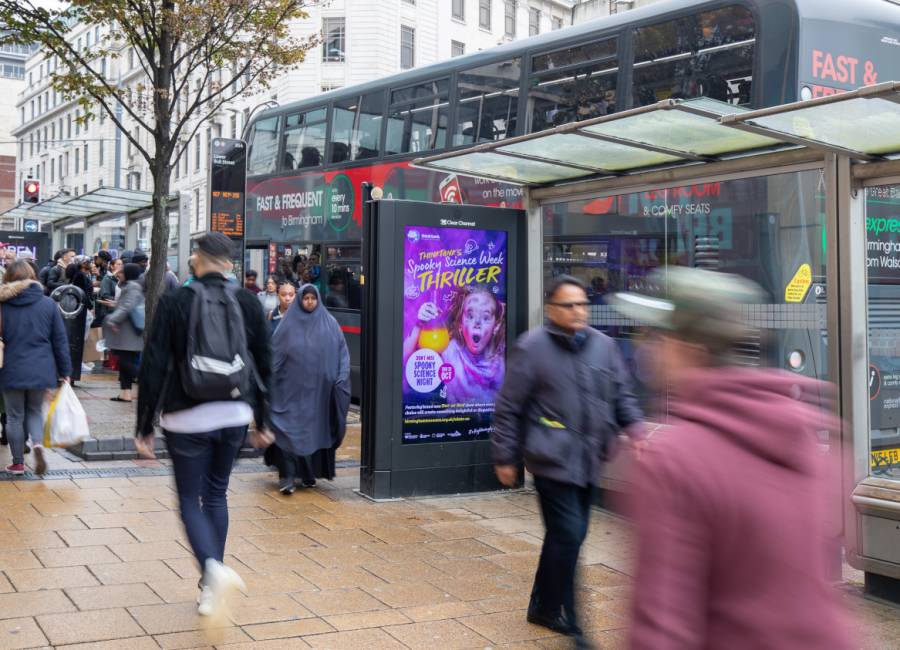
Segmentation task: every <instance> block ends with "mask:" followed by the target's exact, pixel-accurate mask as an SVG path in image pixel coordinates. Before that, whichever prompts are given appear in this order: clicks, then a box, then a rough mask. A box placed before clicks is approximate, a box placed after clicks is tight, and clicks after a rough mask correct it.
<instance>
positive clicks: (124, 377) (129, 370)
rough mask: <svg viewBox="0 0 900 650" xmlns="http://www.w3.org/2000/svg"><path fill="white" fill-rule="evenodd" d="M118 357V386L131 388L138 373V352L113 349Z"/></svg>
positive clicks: (126, 388)
mask: <svg viewBox="0 0 900 650" xmlns="http://www.w3.org/2000/svg"><path fill="white" fill-rule="evenodd" d="M113 352H115V353H116V355H118V357H119V388H121V389H122V390H131V385H132V384H133V383H134V380H135V378H136V377H137V374H138V363H137V361H138V357H139V356H140V354H141V353H140V352H137V351H132V350H113Z"/></svg>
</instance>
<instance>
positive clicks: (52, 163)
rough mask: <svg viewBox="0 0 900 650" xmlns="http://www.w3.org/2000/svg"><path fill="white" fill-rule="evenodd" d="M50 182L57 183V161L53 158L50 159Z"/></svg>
mask: <svg viewBox="0 0 900 650" xmlns="http://www.w3.org/2000/svg"><path fill="white" fill-rule="evenodd" d="M50 182H51V183H55V182H56V161H55V160H53V158H51V159H50Z"/></svg>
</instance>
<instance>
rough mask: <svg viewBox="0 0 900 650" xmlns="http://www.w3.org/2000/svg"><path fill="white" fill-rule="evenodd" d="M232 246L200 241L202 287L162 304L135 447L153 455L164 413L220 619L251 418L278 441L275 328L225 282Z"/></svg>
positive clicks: (229, 584) (191, 535)
mask: <svg viewBox="0 0 900 650" xmlns="http://www.w3.org/2000/svg"><path fill="white" fill-rule="evenodd" d="M232 247H233V243H232V241H231V240H230V239H229V238H228V237H226V236H224V235H222V234H220V233H209V234H206V235H204V236H203V237H201V238H200V239H199V240H198V242H197V249H196V250H195V252H194V254H193V255H192V256H191V265H192V267H193V268H194V270H195V273H196V276H197V279H196V281H195V282H193V283H192V284H191V285H190V286H188V287H180V288H178V289H177V290H175V291H171V292H167V293H166V294H164V295H163V296H162V297H161V298H160V300H159V303H158V305H157V308H156V313H155V315H154V318H153V322H152V325H151V328H150V332H149V339H148V340H147V343H146V345H145V347H144V352H143V356H142V361H141V369H140V386H141V390H140V393H139V396H138V410H137V440H136V446H137V448H138V451H139V453H140V454H141V455H142V456H144V457H153V420H154V418H155V417H156V414H157V413H160V417H159V426H160V428H161V429H162V430H163V434H164V436H165V440H166V446H167V448H168V452H169V456H170V457H171V459H172V467H173V470H174V473H175V486H176V489H177V491H178V498H179V505H180V509H181V520H182V523H183V524H184V527H185V531H186V533H187V537H188V540H189V541H190V544H191V548H192V549H193V551H194V555H195V557H196V558H197V561H198V563H199V565H200V570H201V572H202V578H201V581H200V588H201V593H200V597H199V598H198V605H199V607H198V612H199V613H200V614H201V615H203V616H214V617H215V618H216V619H219V618H221V617H224V616H225V615H226V613H227V608H226V603H225V600H226V596H227V595H228V594H229V593H231V592H233V591H234V590H236V589H243V581H242V580H241V578H240V576H238V574H237V573H236V572H235V571H234V570H232V569H230V568H229V567H226V566H225V565H224V564H222V561H223V556H224V553H225V539H226V536H227V533H228V503H227V496H226V492H227V490H228V480H229V477H230V475H231V470H232V466H233V465H234V461H235V459H236V458H237V455H238V452H239V451H240V449H241V446H242V445H243V442H244V439H245V438H246V436H247V428H248V425H249V424H250V423H251V422H252V421H254V420H255V422H256V430H255V431H254V433H253V434H252V435H251V443H252V444H254V446H258V447H264V446H267V444H270V443H271V440H272V437H271V435H270V434H268V432H266V431H265V430H264V429H263V426H264V424H265V422H266V420H267V417H266V416H267V413H266V409H267V403H266V399H267V395H266V394H267V392H268V391H267V388H266V387H267V386H268V384H269V377H270V374H271V353H270V349H269V333H268V328H267V324H266V321H265V316H264V315H263V311H262V307H261V306H260V303H259V301H258V300H257V299H256V297H255V296H254V295H253V294H252V293H250V292H249V291H246V290H244V289H242V288H240V287H237V286H235V285H233V284H231V283H228V282H227V281H226V279H225V275H226V274H227V273H228V272H230V270H231V266H232V263H231V254H232Z"/></svg>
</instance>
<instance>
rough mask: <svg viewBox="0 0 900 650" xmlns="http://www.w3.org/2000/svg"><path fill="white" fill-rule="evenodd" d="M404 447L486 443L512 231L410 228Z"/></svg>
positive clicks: (502, 364)
mask: <svg viewBox="0 0 900 650" xmlns="http://www.w3.org/2000/svg"><path fill="white" fill-rule="evenodd" d="M403 250H404V253H403V261H404V266H403V269H404V272H403V348H402V349H403V364H402V368H403V373H404V376H403V391H402V395H403V443H404V444H416V443H429V442H456V441H466V440H486V439H487V438H488V437H489V435H490V432H491V428H492V426H491V421H492V417H493V413H494V402H495V399H496V394H497V392H498V391H499V389H500V386H501V385H502V383H503V377H504V373H505V370H506V329H507V325H506V318H507V309H506V305H507V258H508V248H507V233H506V231H501V230H474V229H467V228H454V227H432V226H418V225H407V226H405V228H404V249H403Z"/></svg>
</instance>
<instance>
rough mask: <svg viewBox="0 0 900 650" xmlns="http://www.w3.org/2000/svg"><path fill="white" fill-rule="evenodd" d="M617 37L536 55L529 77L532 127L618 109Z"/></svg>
mask: <svg viewBox="0 0 900 650" xmlns="http://www.w3.org/2000/svg"><path fill="white" fill-rule="evenodd" d="M618 47H619V39H618V38H608V39H606V40H603V41H597V42H595V43H588V44H587V45H580V46H578V47H570V48H567V49H564V50H558V51H556V52H549V53H547V54H541V55H538V56H535V57H534V59H533V60H532V63H531V68H532V73H531V77H530V78H529V80H528V87H529V90H528V112H529V114H530V116H531V131H532V132H535V131H543V130H544V129H550V128H553V127H554V126H559V125H560V124H567V123H569V122H580V121H581V120H586V119H589V118H592V117H600V116H602V115H609V114H610V113H614V112H615V111H616V101H617V98H616V78H617V76H618V73H619V64H618V61H617V58H616V54H617V51H618Z"/></svg>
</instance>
